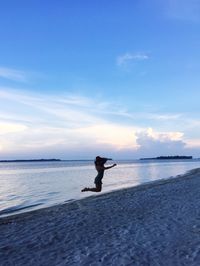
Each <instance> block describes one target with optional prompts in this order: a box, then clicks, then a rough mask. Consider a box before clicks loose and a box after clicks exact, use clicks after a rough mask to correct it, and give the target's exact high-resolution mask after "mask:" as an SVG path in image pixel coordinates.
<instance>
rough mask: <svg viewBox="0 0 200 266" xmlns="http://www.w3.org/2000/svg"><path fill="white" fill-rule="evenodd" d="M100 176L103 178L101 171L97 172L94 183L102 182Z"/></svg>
mask: <svg viewBox="0 0 200 266" xmlns="http://www.w3.org/2000/svg"><path fill="white" fill-rule="evenodd" d="M102 178H103V173H99V174H98V175H97V176H96V177H95V180H94V183H95V184H96V185H101V184H103V183H102Z"/></svg>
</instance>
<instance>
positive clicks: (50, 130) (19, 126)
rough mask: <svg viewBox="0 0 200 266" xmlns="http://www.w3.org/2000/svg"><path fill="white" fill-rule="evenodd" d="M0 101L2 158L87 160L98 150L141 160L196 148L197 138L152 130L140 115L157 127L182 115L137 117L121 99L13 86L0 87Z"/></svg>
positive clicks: (0, 157) (175, 120)
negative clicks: (121, 103)
mask: <svg viewBox="0 0 200 266" xmlns="http://www.w3.org/2000/svg"><path fill="white" fill-rule="evenodd" d="M0 104H1V111H0V159H5V158H6V159H9V158H27V157H28V158H30V157H31V158H38V157H39V158H41V157H48V158H49V157H58V158H62V159H79V158H83V159H84V158H93V157H94V156H95V155H96V154H102V155H105V156H113V157H117V158H138V157H144V156H147V157H149V156H150V157H152V156H159V155H171V154H173V155H174V154H175V155H176V154H183V153H185V152H188V151H192V149H193V150H194V149H195V147H196V146H195V147H194V145H193V147H192V149H190V150H189V149H188V143H190V144H191V143H192V142H190V139H188V142H187V141H186V140H185V139H184V134H183V131H181V132H180V131H175V130H171V131H165V132H164V131H161V130H159V127H158V126H157V127H156V126H155V127H154V128H148V127H145V126H144V125H141V124H139V123H138V122H137V119H136V116H137V115H138V117H139V118H140V119H138V120H139V121H140V120H141V117H143V120H144V119H145V116H146V121H147V122H146V123H147V124H149V123H153V122H154V123H157V125H160V123H161V121H163V123H166V122H165V121H166V120H167V119H168V121H171V123H174V125H175V124H177V121H178V119H180V118H181V115H179V114H178V115H169V114H155V115H153V114H152V115H151V114H150V113H146V115H145V114H144V113H142V114H140V113H137V114H135V115H133V114H131V113H128V111H124V109H123V107H122V106H119V105H117V103H113V102H110V103H109V102H104V101H101V100H100V99H95V98H88V97H83V96H80V95H69V94H68V95H67V94H66V95H60V96H59V95H57V96H55V95H44V94H38V93H37V94H33V93H32V94H30V93H27V92H26V91H20V90H10V89H8V88H0ZM114 118H115V119H114ZM125 119H126V123H125V122H124V121H125ZM184 123H185V120H184ZM143 124H144V123H143ZM193 124H194V125H196V124H195V123H194V121H193ZM155 125H156V124H155ZM191 126H192V125H190V127H191ZM197 141H199V139H197ZM199 143H200V141H199ZM193 144H194V142H193Z"/></svg>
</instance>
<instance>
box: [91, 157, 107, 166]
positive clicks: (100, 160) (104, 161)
mask: <svg viewBox="0 0 200 266" xmlns="http://www.w3.org/2000/svg"><path fill="white" fill-rule="evenodd" d="M107 160H110V159H108V158H103V157H100V156H97V157H96V160H95V163H98V164H102V165H103V164H105V163H106V162H107Z"/></svg>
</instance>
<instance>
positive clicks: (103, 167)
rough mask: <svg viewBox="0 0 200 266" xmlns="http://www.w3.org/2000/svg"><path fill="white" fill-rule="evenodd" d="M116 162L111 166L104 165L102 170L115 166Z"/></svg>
mask: <svg viewBox="0 0 200 266" xmlns="http://www.w3.org/2000/svg"><path fill="white" fill-rule="evenodd" d="M116 165H117V164H116V163H114V164H113V165H111V166H107V167H105V166H103V168H104V170H108V169H110V168H113V167H115V166H116Z"/></svg>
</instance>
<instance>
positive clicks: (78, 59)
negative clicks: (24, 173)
mask: <svg viewBox="0 0 200 266" xmlns="http://www.w3.org/2000/svg"><path fill="white" fill-rule="evenodd" d="M0 25H1V26H0V38H1V42H0V106H1V108H0V159H10V158H41V157H45V158H52V157H56V158H62V159H79V158H83V159H88V158H93V157H94V156H96V155H98V154H100V155H104V156H109V157H110V156H112V157H114V158H124V159H125V158H140V157H146V156H150V157H151V156H159V155H176V154H180V155H182V154H184V155H193V156H194V157H199V156H200V152H199V148H200V136H199V135H200V134H199V133H200V120H199V117H200V114H199V113H200V111H199V98H200V88H199V85H200V76H199V72H200V50H199V45H200V34H199V27H200V1H199V0H190V1H189V0H173V1H172V0H166V1H161V0H148V1H147V0H135V1H131V0H129V1H128V0H124V1H119V0H115V1H114V0H111V1H105V0H102V1H97V0H93V1H92V0H88V1H81V0H79V1H76V0H74V1H72V0H71V1H70V0H69V1H61V0H59V1H55V0H54V1H52V0H51V1H37V0H35V1H21V0H19V1H11V0H8V1H4V3H1V9H0Z"/></svg>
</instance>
